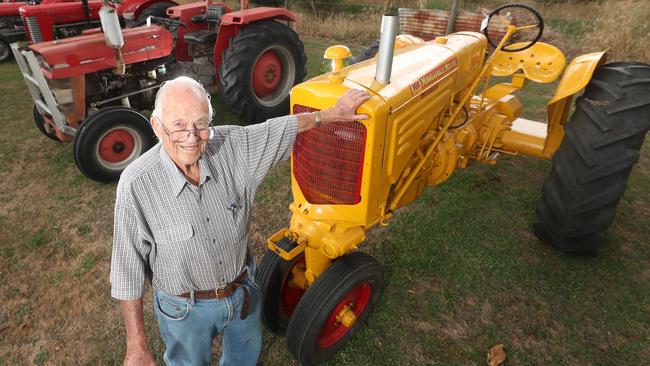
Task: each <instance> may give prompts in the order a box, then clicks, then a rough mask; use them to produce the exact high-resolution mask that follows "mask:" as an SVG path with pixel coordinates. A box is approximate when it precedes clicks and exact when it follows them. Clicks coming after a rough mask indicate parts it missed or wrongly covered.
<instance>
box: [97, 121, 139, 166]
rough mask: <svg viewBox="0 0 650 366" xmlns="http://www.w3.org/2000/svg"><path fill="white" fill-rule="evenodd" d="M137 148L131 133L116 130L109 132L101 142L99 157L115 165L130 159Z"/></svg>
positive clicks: (119, 129) (120, 129) (121, 129)
mask: <svg viewBox="0 0 650 366" xmlns="http://www.w3.org/2000/svg"><path fill="white" fill-rule="evenodd" d="M134 148H135V138H134V137H133V135H132V134H131V132H129V131H127V130H125V129H123V128H116V129H114V130H111V131H109V132H108V133H107V134H106V135H104V136H103V137H102V139H101V140H100V141H99V146H98V151H97V153H98V156H99V158H100V159H102V160H104V161H105V162H107V163H111V164H115V163H119V162H122V161H124V160H126V159H128V158H129V157H130V156H131V155H132V154H133V150H134Z"/></svg>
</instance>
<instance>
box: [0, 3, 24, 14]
mask: <svg viewBox="0 0 650 366" xmlns="http://www.w3.org/2000/svg"><path fill="white" fill-rule="evenodd" d="M23 5H25V3H0V17H6V16H12V15H14V16H15V15H19V13H18V9H20V7H21V6H23Z"/></svg>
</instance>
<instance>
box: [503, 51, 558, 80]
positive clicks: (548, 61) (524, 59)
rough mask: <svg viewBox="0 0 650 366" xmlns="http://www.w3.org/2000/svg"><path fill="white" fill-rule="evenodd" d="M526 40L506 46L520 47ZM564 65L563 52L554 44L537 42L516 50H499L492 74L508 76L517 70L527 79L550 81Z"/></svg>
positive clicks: (556, 76)
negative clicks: (526, 47)
mask: <svg viewBox="0 0 650 366" xmlns="http://www.w3.org/2000/svg"><path fill="white" fill-rule="evenodd" d="M526 43H527V42H521V43H515V44H513V45H510V46H508V47H512V48H517V47H522V46H524V45H525V44H526ZM564 66H566V57H564V53H562V51H560V49H558V48H557V47H555V46H552V45H550V44H547V43H542V42H537V43H535V44H534V45H533V46H532V47H530V48H528V49H525V50H523V51H517V52H500V53H499V54H498V55H497V56H496V59H495V60H494V67H493V68H492V75H493V76H508V75H512V74H514V73H516V72H518V71H519V70H521V71H522V72H523V73H524V76H526V78H527V79H529V80H532V81H534V82H537V83H552V82H553V81H555V80H556V79H557V78H558V77H559V76H560V74H562V70H564Z"/></svg>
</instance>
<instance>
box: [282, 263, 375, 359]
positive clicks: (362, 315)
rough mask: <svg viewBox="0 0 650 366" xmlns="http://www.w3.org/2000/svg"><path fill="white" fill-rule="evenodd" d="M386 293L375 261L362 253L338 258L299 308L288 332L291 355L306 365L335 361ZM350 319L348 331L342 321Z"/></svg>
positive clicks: (304, 297)
mask: <svg viewBox="0 0 650 366" xmlns="http://www.w3.org/2000/svg"><path fill="white" fill-rule="evenodd" d="M383 289H384V272H383V270H382V268H381V265H380V264H379V263H378V262H377V261H376V260H375V259H374V258H372V257H371V256H369V255H367V254H365V253H362V252H354V253H350V254H348V255H345V256H343V257H341V258H339V259H338V260H337V261H336V262H334V264H332V265H331V266H330V267H329V268H328V269H327V270H326V271H325V272H324V273H323V274H322V275H321V276H320V277H318V278H317V279H316V281H314V283H313V284H312V285H311V287H310V288H309V289H308V290H307V292H306V293H305V295H304V296H303V297H302V299H301V300H300V303H299V304H298V306H297V307H296V310H295V312H294V313H293V316H292V317H291V320H290V321H289V327H288V328H287V344H288V346H289V351H291V353H292V354H293V356H294V357H295V358H296V359H297V360H298V361H300V363H301V364H304V365H316V364H319V363H322V362H324V361H326V360H328V359H330V358H332V357H333V356H334V355H335V354H336V352H338V351H339V350H340V349H341V348H342V347H343V346H344V345H345V344H346V343H347V342H348V340H350V338H351V337H352V336H353V335H354V334H355V333H356V331H357V330H358V329H359V327H360V326H361V325H362V324H363V323H364V322H365V321H366V319H367V318H368V316H369V315H370V313H371V312H372V310H373V309H374V307H375V305H376V304H377V301H378V300H379V297H380V296H381V293H382V292H383ZM352 314H353V316H352ZM350 316H352V317H353V319H355V321H354V322H353V323H352V324H351V325H350V326H349V327H347V326H345V325H343V323H344V321H342V320H341V319H345V318H346V317H350Z"/></svg>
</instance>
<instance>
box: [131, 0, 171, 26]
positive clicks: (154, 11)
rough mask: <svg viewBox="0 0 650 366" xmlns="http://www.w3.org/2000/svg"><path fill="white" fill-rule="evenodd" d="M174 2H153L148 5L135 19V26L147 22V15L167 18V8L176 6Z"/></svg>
mask: <svg viewBox="0 0 650 366" xmlns="http://www.w3.org/2000/svg"><path fill="white" fill-rule="evenodd" d="M176 5H177V4H175V3H171V2H170V3H155V4H152V5H150V6H149V7H148V8H146V9H144V10H143V11H142V13H140V15H138V18H137V19H136V20H135V25H136V26H141V25H145V24H147V18H148V17H149V16H154V17H158V18H167V17H168V16H167V8H170V7H172V6H176Z"/></svg>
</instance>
